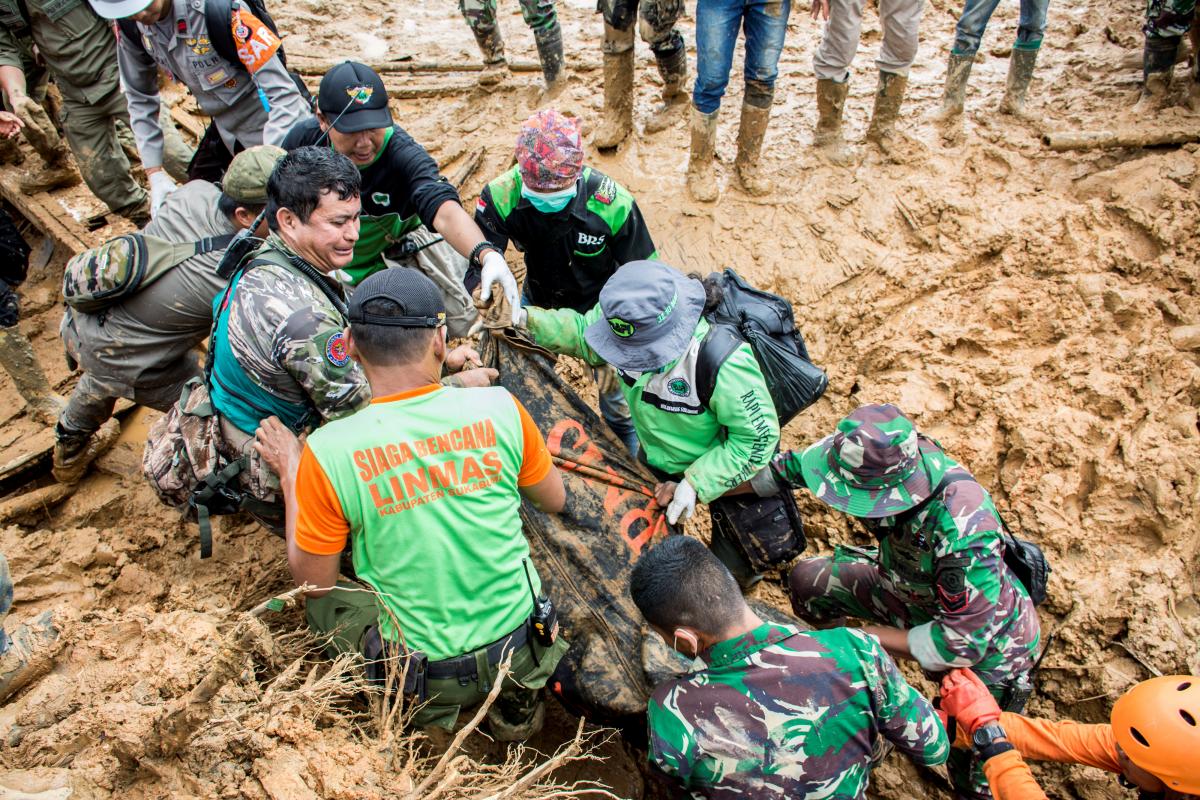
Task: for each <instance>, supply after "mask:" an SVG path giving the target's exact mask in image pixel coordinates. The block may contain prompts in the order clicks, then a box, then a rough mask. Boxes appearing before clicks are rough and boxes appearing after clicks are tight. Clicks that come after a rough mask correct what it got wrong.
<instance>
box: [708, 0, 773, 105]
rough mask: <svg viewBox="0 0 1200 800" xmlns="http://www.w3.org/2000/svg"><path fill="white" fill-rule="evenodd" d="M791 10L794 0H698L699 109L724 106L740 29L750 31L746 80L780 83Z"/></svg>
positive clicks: (747, 35) (769, 84)
mask: <svg viewBox="0 0 1200 800" xmlns="http://www.w3.org/2000/svg"><path fill="white" fill-rule="evenodd" d="M791 11H792V0H696V86H695V88H694V89H693V91H692V102H693V103H695V105H696V108H698V109H699V110H700V111H701V112H702V113H705V114H711V113H712V112H714V111H716V110H717V109H718V108H720V107H721V98H722V97H723V96H724V95H725V87H726V86H728V85H729V70H730V69H731V68H732V67H733V48H734V45H735V44H737V37H738V30H739V29H741V30H745V32H746V64H745V67H744V70H745V78H746V81H747V82H749V81H757V82H758V83H761V84H763V86H764V87H765V88H767V89H770V88H772V87H774V86H775V78H776V77H777V76H778V75H779V54H780V53H781V52H782V51H783V38H784V36H786V35H787V21H788V15H789V14H790V13H791Z"/></svg>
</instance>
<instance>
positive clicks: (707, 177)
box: [687, 106, 720, 203]
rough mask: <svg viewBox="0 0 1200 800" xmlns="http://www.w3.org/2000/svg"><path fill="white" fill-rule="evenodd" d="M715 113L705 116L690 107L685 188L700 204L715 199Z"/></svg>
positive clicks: (698, 110)
mask: <svg viewBox="0 0 1200 800" xmlns="http://www.w3.org/2000/svg"><path fill="white" fill-rule="evenodd" d="M719 111H720V110H719V109H718V110H717V111H714V112H712V113H711V114H705V113H704V112H703V111H701V110H700V109H698V108H696V107H695V106H692V123H691V129H692V149H691V153H690V155H689V156H688V171H687V188H688V193H689V194H691V196H692V197H693V198H694V199H696V200H699V201H700V202H701V203H711V202H712V201H714V200H716V199H717V196H718V195H719V194H720V191H719V190H718V189H717V167H716V164H715V163H714V160H715V159H716V157H717V114H718V113H719Z"/></svg>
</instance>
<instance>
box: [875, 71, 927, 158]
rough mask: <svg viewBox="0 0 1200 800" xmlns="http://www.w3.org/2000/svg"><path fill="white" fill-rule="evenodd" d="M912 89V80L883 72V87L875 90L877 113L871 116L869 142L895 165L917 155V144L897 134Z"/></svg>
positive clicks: (881, 80)
mask: <svg viewBox="0 0 1200 800" xmlns="http://www.w3.org/2000/svg"><path fill="white" fill-rule="evenodd" d="M907 88H908V76H906V75H897V74H895V73H894V72H884V71H882V70H880V72H879V86H878V88H877V89H876V90H875V109H874V111H872V113H871V124H870V126H868V127H867V137H866V138H867V141H868V142H870V143H871V144H874V145H876V146H877V147H878V148H879V149H880V150H882V151H883V153H884V155H886V156H887V157H888V158H889V159H891V160H892V161H893V162H894V163H903V162H905V161H907V160H908V159H910V158H912V157H914V156H916V155H917V153H918V150H917V147H918V145H917V143H916V142H915V141H913V140H912V139H910V138H909V137H908V136H906V135H905V134H903V133H901V132H899V131H897V130H896V119H897V118H898V117H899V116H900V107H901V106H902V105H904V93H905V90H906V89H907Z"/></svg>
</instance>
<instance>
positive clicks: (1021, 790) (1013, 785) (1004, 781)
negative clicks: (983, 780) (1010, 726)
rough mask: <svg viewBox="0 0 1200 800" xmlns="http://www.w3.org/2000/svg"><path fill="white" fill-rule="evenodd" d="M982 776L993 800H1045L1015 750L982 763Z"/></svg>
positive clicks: (1039, 787)
mask: <svg viewBox="0 0 1200 800" xmlns="http://www.w3.org/2000/svg"><path fill="white" fill-rule="evenodd" d="M1000 724H1001V725H1003V724H1004V723H1003V722H1001V723H1000ZM1005 730H1006V731H1007V728H1006V729H1005ZM983 774H984V775H986V776H987V782H988V787H989V788H990V789H991V790H992V797H994V798H995V800H1047V799H1046V793H1045V792H1043V791H1042V787H1041V786H1039V785H1038V782H1037V781H1036V780H1034V778H1033V773H1032V772H1030V771H1029V765H1028V764H1026V763H1025V760H1024V759H1023V758H1021V754H1020V753H1019V752H1017V751H1016V750H1009V751H1008V752H1006V753H1001V754H1000V755H998V756H993V757H992V758H989V759H988V760H987V761H985V762H983Z"/></svg>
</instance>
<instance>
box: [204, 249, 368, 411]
mask: <svg viewBox="0 0 1200 800" xmlns="http://www.w3.org/2000/svg"><path fill="white" fill-rule="evenodd" d="M289 255H292V256H293V257H296V258H298V256H294V254H291V253H290V251H289V250H288V247H287V245H286V244H284V242H283V240H282V239H280V238H279V237H278V236H277V235H275V234H272V235H271V236H270V237H269V238H268V239H267V243H266V244H265V245H263V247H261V248H260V249H259V250H258V252H257V253H255V254H254V255H253V256H252V257H251V258H253V259H254V260H256V261H260V263H259V264H257V265H255V266H252V267H248V268H246V269H245V270H244V271H242V272H241V273H239V274H237V275H235V276H234V279H233V282H232V288H231V289H230V290H229V291H228V293H224V292H223V293H222V294H221V295H218V296H217V297H216V298H215V299H214V300H213V313H214V315H218V317H219V319H218V322H217V326H216V330H215V333H214V336H213V342H212V347H213V353H214V359H213V374H212V380H211V384H210V391H211V393H212V401H213V407H214V408H215V409H216V410H217V411H218V412H219V413H220V414H221V415H222V416H223V417H224V418H225V420H226V421H228V422H230V423H232V424H233V425H234V426H235V427H237V428H238V429H239V430H241V431H243V432H245V433H247V434H253V433H254V431H255V430H256V429H257V428H258V424H259V423H260V422H261V421H262V420H263V419H265V418H266V417H268V416H271V415H272V414H274V415H275V416H278V417H279V418H280V420H282V421H283V423H284V424H285V425H288V426H289V427H290V428H291V429H292V430H293V431H295V432H297V433H299V432H300V431H302V430H305V429H306V428H308V427H310V426H312V425H314V424H316V423H318V422H319V421H321V420H325V419H336V418H338V417H342V416H345V415H347V414H350V413H352V412H354V411H357V410H358V409H359V408H362V407H363V406H365V405H366V404H367V403H368V402H369V401H370V399H371V390H370V387H369V386H368V385H367V380H366V377H365V376H364V375H363V373H362V369H361V368H360V367H359V366H358V364H357V363H355V362H354V361H353V360H352V359H351V358H350V354H349V353H348V352H347V349H346V339H345V334H344V330H345V328H346V325H347V324H348V323H347V320H346V316H345V313H344V312H343V311H342V309H340V308H338V306H337V305H335V304H334V303H333V302H332V301H331V300H330V299H329V297H327V296H326V294H325V292H324V291H322V290H321V288H320V287H318V286H317V285H315V284H314V283H313V281H311V280H310V279H308V278H307V277H305V276H303V275H302V274H301V273H300V272H299V271H297V270H296V268H295V267H293V266H292V265H291V263H290V261H289V260H288V257H289ZM322 280H324V281H325V283H326V286H327V288H328V289H329V290H330V291H331V292H333V293H335V295H340V294H341V291H342V290H341V287H340V286H338V285H337V284H336V283H335V282H334V281H332V280H329V279H327V278H322Z"/></svg>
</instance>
